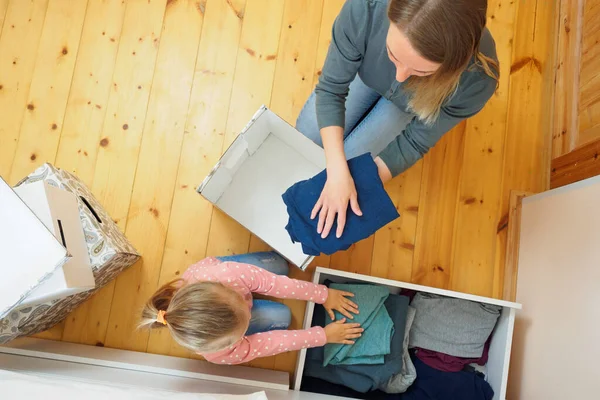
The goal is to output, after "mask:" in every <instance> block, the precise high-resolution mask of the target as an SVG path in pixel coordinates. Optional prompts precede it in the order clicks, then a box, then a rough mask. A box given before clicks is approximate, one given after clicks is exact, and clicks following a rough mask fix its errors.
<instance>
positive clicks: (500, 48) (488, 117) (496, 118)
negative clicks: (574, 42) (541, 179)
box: [450, 0, 531, 296]
mask: <svg viewBox="0 0 600 400" xmlns="http://www.w3.org/2000/svg"><path fill="white" fill-rule="evenodd" d="M522 4H524V2H509V1H507V0H494V1H490V2H489V3H488V28H489V29H490V31H491V32H492V35H493V36H494V40H495V41H496V52H497V54H498V58H499V59H500V60H503V62H501V63H500V76H503V77H504V79H501V80H500V81H499V82H498V88H497V89H496V92H495V93H494V95H493V96H492V98H491V99H490V100H489V102H488V103H487V104H486V106H485V107H484V108H483V110H482V111H481V112H479V114H477V115H475V116H474V117H472V118H470V119H469V120H468V121H467V125H466V130H465V150H464V158H463V164H462V168H461V176H460V189H459V197H458V204H457V210H456V220H455V224H456V226H455V231H454V232H455V236H454V250H453V265H452V270H451V273H450V285H451V288H452V289H453V290H456V291H463V292H468V293H473V294H478V295H484V296H489V295H491V294H492V280H493V274H494V251H495V246H494V243H495V237H496V221H495V219H496V213H497V209H498V206H499V204H500V194H501V188H500V185H499V184H498V183H499V182H501V181H502V164H503V152H504V145H505V132H506V124H507V111H508V90H509V79H507V78H509V76H510V71H511V67H512V66H511V65H510V64H509V63H508V62H506V60H509V59H510V56H511V54H512V50H513V41H514V38H513V35H514V33H513V25H514V15H515V12H518V10H517V7H518V6H519V7H520V5H522ZM530 22H531V21H530ZM528 62H529V63H531V61H528Z"/></svg>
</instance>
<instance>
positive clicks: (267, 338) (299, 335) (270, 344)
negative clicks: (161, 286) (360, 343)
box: [202, 326, 327, 365]
mask: <svg viewBox="0 0 600 400" xmlns="http://www.w3.org/2000/svg"><path fill="white" fill-rule="evenodd" d="M326 343H327V338H326V337H325V330H324V329H323V328H322V327H320V326H315V327H313V328H310V329H306V330H298V331H287V330H275V331H270V332H264V333H257V334H254V335H251V336H244V337H243V338H242V339H241V340H240V341H238V342H237V343H235V344H234V345H232V346H230V347H228V348H227V349H225V350H221V351H218V352H216V353H209V354H202V356H203V357H204V358H205V359H206V360H207V361H210V362H212V363H214V364H228V365H230V364H241V363H245V362H248V361H252V360H254V359H255V358H259V357H269V356H274V355H276V354H280V353H285V352H287V351H295V350H300V349H308V348H311V347H319V346H324V345H325V344H326Z"/></svg>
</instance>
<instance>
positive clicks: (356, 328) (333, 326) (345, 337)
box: [325, 318, 364, 344]
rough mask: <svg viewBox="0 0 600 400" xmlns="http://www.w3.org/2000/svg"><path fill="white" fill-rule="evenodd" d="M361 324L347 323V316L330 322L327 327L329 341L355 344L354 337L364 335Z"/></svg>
mask: <svg viewBox="0 0 600 400" xmlns="http://www.w3.org/2000/svg"><path fill="white" fill-rule="evenodd" d="M363 331H364V329H363V328H361V327H360V324H346V318H343V319H340V320H339V321H335V322H332V323H330V324H329V325H327V326H326V327H325V337H326V338H327V343H341V344H354V341H353V340H352V339H357V338H359V337H361V336H362V333H363Z"/></svg>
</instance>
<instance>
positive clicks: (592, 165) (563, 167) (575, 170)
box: [550, 140, 600, 189]
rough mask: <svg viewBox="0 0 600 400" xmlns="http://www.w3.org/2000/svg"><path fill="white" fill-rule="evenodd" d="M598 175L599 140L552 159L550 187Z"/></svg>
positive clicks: (599, 167)
mask: <svg viewBox="0 0 600 400" xmlns="http://www.w3.org/2000/svg"><path fill="white" fill-rule="evenodd" d="M596 175H600V140H595V141H593V142H590V143H588V144H586V145H584V146H582V147H579V148H577V149H575V150H573V151H572V152H570V153H567V154H565V155H563V156H561V157H558V158H556V159H554V160H552V173H551V178H550V187H551V188H552V189H554V188H557V187H561V186H565V185H568V184H570V183H574V182H578V181H581V180H583V179H587V178H591V177H592V176H596Z"/></svg>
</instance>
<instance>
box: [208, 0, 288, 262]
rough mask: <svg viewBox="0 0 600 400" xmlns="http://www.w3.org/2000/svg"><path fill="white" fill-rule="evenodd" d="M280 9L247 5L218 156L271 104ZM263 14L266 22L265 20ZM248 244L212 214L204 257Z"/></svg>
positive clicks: (275, 4) (273, 2)
mask: <svg viewBox="0 0 600 400" xmlns="http://www.w3.org/2000/svg"><path fill="white" fill-rule="evenodd" d="M283 8H284V2H282V1H279V0H248V1H247V5H246V9H245V13H244V23H243V26H242V33H241V40H240V44H239V49H238V56H237V62H236V69H235V77H234V81H233V91H232V95H231V103H230V107H229V113H228V116H227V125H226V128H225V138H224V141H223V148H222V150H221V152H223V151H225V150H226V149H227V147H229V145H230V144H231V143H232V142H233V140H234V139H235V138H236V136H237V135H238V133H239V132H240V131H241V130H242V128H244V126H245V125H246V124H247V123H248V121H249V120H250V118H252V116H253V115H254V113H255V112H256V111H257V110H258V108H259V107H260V106H261V105H262V104H269V102H270V100H271V93H272V88H273V79H274V76H275V63H276V59H277V49H278V47H279V35H280V30H281V23H282V16H283ZM267 10H268V15H269V18H265V12H266V11H267ZM249 243H250V233H249V232H248V231H247V230H246V229H244V228H243V227H242V226H241V225H240V224H238V223H237V222H235V221H234V220H232V219H231V218H229V217H228V216H226V215H225V214H223V213H222V212H221V211H219V210H216V209H215V210H213V213H212V218H211V225H210V233H209V239H208V247H207V254H209V255H211V256H219V255H226V254H234V253H235V254H240V253H245V252H246V251H248V246H249Z"/></svg>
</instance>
